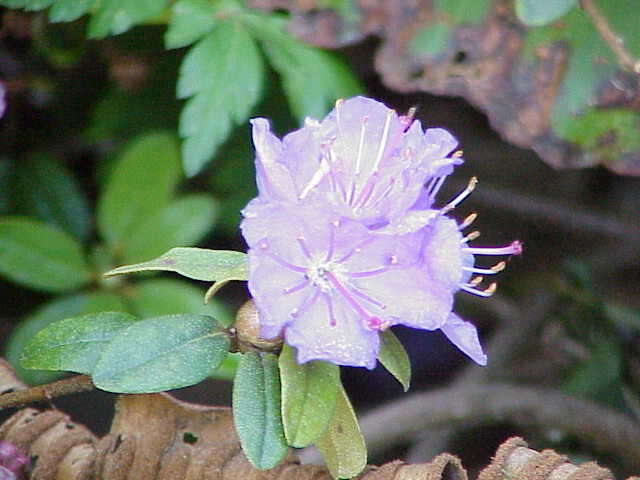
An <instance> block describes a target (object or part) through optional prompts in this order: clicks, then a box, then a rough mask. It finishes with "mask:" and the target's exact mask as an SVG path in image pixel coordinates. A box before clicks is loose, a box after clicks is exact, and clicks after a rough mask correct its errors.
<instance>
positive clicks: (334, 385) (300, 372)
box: [278, 345, 340, 448]
mask: <svg viewBox="0 0 640 480" xmlns="http://www.w3.org/2000/svg"><path fill="white" fill-rule="evenodd" d="M278 363H279V366H280V379H281V382H282V422H283V424H284V432H285V436H286V438H287V443H288V444H289V445H291V446H293V447H298V448H302V447H306V446H309V445H311V444H312V443H314V442H315V441H316V440H317V439H318V438H320V436H322V434H323V433H324V432H325V430H326V429H327V426H328V425H329V422H330V421H331V418H332V417H333V413H334V411H335V407H336V398H337V395H338V388H339V385H340V368H339V367H338V366H337V365H334V364H332V363H327V362H320V361H311V362H307V363H304V364H302V365H300V364H298V362H297V361H296V359H295V351H294V349H293V348H291V347H289V346H287V345H285V346H284V347H283V349H282V352H281V353H280V357H279V359H278Z"/></svg>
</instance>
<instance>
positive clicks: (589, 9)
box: [580, 0, 640, 73]
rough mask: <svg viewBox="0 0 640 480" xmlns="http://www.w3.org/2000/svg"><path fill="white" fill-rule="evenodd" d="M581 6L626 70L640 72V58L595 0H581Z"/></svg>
mask: <svg viewBox="0 0 640 480" xmlns="http://www.w3.org/2000/svg"><path fill="white" fill-rule="evenodd" d="M580 6H581V7H582V9H583V10H584V11H585V12H586V13H587V15H588V16H589V18H590V19H591V23H593V26H594V27H595V28H596V30H597V31H598V33H599V34H600V37H602V40H604V43H606V44H607V46H608V47H609V48H610V49H611V51H612V52H613V54H614V55H615V56H616V59H617V60H618V63H619V64H620V66H621V67H622V68H623V69H624V70H628V71H630V72H634V73H640V60H637V59H635V58H634V57H633V55H631V53H630V52H629V51H628V50H627V49H626V48H625V46H624V41H623V40H622V38H621V37H620V36H619V35H618V34H617V33H616V32H614V31H613V29H612V28H611V26H610V25H609V22H608V21H607V19H606V18H605V17H604V15H602V12H601V11H600V9H599V8H598V7H597V6H596V4H595V2H594V0H580Z"/></svg>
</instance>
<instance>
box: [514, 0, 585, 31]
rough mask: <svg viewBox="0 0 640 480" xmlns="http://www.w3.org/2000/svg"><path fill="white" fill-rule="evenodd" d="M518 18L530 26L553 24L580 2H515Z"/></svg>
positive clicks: (545, 0) (523, 0) (575, 0)
mask: <svg viewBox="0 0 640 480" xmlns="http://www.w3.org/2000/svg"><path fill="white" fill-rule="evenodd" d="M515 2H516V14H517V15H518V18H519V19H520V20H521V21H522V22H523V23H524V24H525V25H529V26H535V27H539V26H541V25H547V24H548V23H551V22H553V21H555V20H557V19H558V18H560V17H561V16H563V15H564V14H565V13H567V12H568V11H569V10H571V9H572V8H573V7H575V6H576V4H577V3H578V0H515Z"/></svg>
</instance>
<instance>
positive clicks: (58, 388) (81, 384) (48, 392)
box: [0, 375, 93, 410]
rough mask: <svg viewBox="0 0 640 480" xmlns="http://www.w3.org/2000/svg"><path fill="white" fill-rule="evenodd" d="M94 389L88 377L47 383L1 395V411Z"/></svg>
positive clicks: (78, 376) (76, 377)
mask: <svg viewBox="0 0 640 480" xmlns="http://www.w3.org/2000/svg"><path fill="white" fill-rule="evenodd" d="M92 389H93V382H92V381H91V378H90V377H89V376H88V375H75V376H73V377H69V378H65V379H62V380H58V381H57V382H52V383H47V384H46V385H39V386H37V387H31V388H28V389H26V390H20V391H17V392H12V393H6V394H4V395H0V410H2V409H5V408H9V407H17V406H20V405H25V404H27V403H34V402H42V401H45V400H50V399H52V398H54V397H61V396H63V395H69V394H71V393H79V392H84V391H87V390H92Z"/></svg>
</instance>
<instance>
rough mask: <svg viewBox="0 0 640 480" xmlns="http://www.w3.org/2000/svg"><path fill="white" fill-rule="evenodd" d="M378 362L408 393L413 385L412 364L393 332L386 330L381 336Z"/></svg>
mask: <svg viewBox="0 0 640 480" xmlns="http://www.w3.org/2000/svg"><path fill="white" fill-rule="evenodd" d="M380 340H381V342H380V351H379V352H378V360H380V363H382V365H384V368H386V369H387V370H388V371H389V373H390V374H391V375H393V376H394V377H395V378H396V380H398V382H400V384H401V385H402V388H403V389H404V391H405V392H406V391H407V390H409V386H410V385H411V362H410V361H409V355H407V351H406V350H405V349H404V347H403V346H402V343H400V340H398V337H396V335H395V333H393V332H392V331H391V330H385V331H384V332H382V335H381V336H380Z"/></svg>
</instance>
